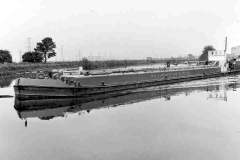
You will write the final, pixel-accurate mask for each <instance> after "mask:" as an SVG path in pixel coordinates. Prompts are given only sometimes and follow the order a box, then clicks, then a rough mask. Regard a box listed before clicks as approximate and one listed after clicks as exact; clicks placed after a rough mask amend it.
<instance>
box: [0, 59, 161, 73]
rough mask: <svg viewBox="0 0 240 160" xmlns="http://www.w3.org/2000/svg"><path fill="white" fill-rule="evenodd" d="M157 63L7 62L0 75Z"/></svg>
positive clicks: (138, 61)
mask: <svg viewBox="0 0 240 160" xmlns="http://www.w3.org/2000/svg"><path fill="white" fill-rule="evenodd" d="M152 63H158V62H156V61H151V62H149V61H146V60H110V61H89V60H87V59H83V60H82V61H72V62H48V63H9V64H4V65H0V75H15V74H16V73H22V72H32V71H37V70H52V69H60V68H75V67H80V66H82V67H83V69H85V70H92V69H106V68H116V67H127V66H132V65H144V64H152Z"/></svg>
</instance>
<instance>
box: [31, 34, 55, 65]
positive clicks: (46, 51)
mask: <svg viewBox="0 0 240 160" xmlns="http://www.w3.org/2000/svg"><path fill="white" fill-rule="evenodd" d="M55 48H56V44H55V43H54V42H53V41H52V38H50V37H47V38H44V39H43V40H42V42H38V43H37V46H36V48H34V51H35V52H37V53H40V54H42V56H43V58H44V62H45V63H46V62H47V59H49V58H51V57H54V56H56V52H55V51H54V49H55Z"/></svg>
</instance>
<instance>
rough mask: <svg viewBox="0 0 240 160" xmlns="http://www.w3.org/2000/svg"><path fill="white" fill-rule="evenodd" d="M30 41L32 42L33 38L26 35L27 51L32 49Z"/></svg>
mask: <svg viewBox="0 0 240 160" xmlns="http://www.w3.org/2000/svg"><path fill="white" fill-rule="evenodd" d="M32 43H33V39H32V38H30V37H28V38H27V39H26V44H27V52H31V51H32Z"/></svg>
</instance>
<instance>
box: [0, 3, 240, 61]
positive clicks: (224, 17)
mask: <svg viewBox="0 0 240 160" xmlns="http://www.w3.org/2000/svg"><path fill="white" fill-rule="evenodd" d="M0 4H1V9H0V37H1V38H0V49H4V50H9V51H10V52H11V54H12V56H13V60H14V61H19V59H20V52H21V54H23V53H24V52H26V51H27V38H29V37H30V38H31V40H32V41H31V44H32V49H33V48H35V46H36V43H37V42H40V41H41V40H42V39H44V38H46V37H51V38H52V39H53V41H54V42H55V43H56V45H57V48H56V52H57V57H55V58H51V60H52V61H54V60H60V59H61V58H62V57H61V52H60V50H61V49H60V48H61V46H62V50H63V58H64V60H76V59H77V58H78V57H77V55H79V53H81V57H88V56H89V55H90V54H91V53H92V55H93V56H97V55H100V56H104V57H106V58H114V57H115V59H146V57H157V58H167V57H172V56H173V57H178V56H186V55H187V54H193V55H196V56H199V55H200V54H201V52H202V50H203V47H204V46H206V45H212V46H213V47H214V48H216V49H217V50H224V43H225V42H224V41H225V37H226V36H227V37H228V48H227V52H228V53H230V52H231V47H233V46H238V45H239V46H240V22H239V21H240V1H239V0H228V1H219V0H198V1H196V0H181V1H179V0H145V1H142V0H121V1H120V0H118V1H115V0H67V1H66V0H61V1H60V0H21V1H20V0H0Z"/></svg>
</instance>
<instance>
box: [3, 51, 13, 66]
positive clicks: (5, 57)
mask: <svg viewBox="0 0 240 160" xmlns="http://www.w3.org/2000/svg"><path fill="white" fill-rule="evenodd" d="M4 62H7V63H12V55H11V54H10V52H9V51H8V50H0V63H4Z"/></svg>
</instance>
